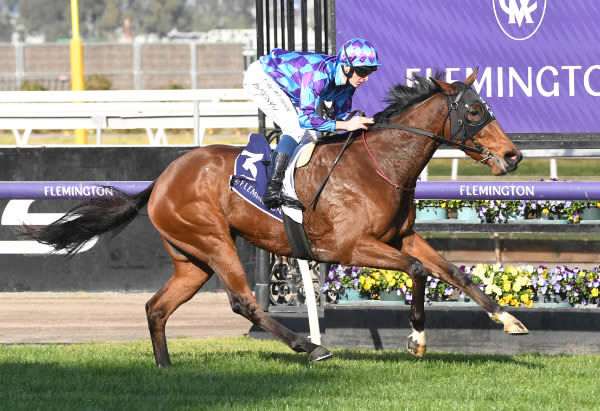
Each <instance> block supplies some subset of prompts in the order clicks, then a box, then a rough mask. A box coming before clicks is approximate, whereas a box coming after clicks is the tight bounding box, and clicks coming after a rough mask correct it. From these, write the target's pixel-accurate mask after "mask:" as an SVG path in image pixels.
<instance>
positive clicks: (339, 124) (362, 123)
mask: <svg viewBox="0 0 600 411" xmlns="http://www.w3.org/2000/svg"><path fill="white" fill-rule="evenodd" d="M373 123H374V121H373V119H372V118H369V117H361V116H356V117H352V118H351V119H350V120H347V121H336V124H335V125H336V129H338V130H346V131H354V130H360V129H363V130H367V129H368V128H369V125H370V124H373Z"/></svg>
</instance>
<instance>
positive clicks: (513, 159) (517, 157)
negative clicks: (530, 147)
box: [504, 151, 523, 172]
mask: <svg viewBox="0 0 600 411" xmlns="http://www.w3.org/2000/svg"><path fill="white" fill-rule="evenodd" d="M522 159H523V155H522V154H521V152H520V151H509V152H508V153H506V154H504V161H505V162H506V164H507V165H508V167H507V168H506V170H507V171H508V172H511V171H515V170H516V169H517V167H518V166H519V162H520V161H521V160H522Z"/></svg>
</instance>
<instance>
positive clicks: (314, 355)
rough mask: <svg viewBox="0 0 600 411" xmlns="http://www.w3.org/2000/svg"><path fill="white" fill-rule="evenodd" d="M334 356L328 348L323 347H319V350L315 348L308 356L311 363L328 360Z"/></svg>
mask: <svg viewBox="0 0 600 411" xmlns="http://www.w3.org/2000/svg"><path fill="white" fill-rule="evenodd" d="M332 355H333V354H332V353H331V352H330V351H329V350H328V349H327V348H325V347H323V346H322V345H317V348H315V349H314V350H312V351H311V353H310V354H308V360H309V361H310V362H316V361H321V360H326V359H327V358H329V357H331V356H332Z"/></svg>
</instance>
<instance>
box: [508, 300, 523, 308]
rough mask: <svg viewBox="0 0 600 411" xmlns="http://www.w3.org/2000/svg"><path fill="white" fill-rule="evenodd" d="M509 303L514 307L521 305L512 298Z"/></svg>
mask: <svg viewBox="0 0 600 411" xmlns="http://www.w3.org/2000/svg"><path fill="white" fill-rule="evenodd" d="M510 305H514V306H515V307H518V306H520V305H521V303H520V302H519V300H517V299H514V298H513V299H512V300H510Z"/></svg>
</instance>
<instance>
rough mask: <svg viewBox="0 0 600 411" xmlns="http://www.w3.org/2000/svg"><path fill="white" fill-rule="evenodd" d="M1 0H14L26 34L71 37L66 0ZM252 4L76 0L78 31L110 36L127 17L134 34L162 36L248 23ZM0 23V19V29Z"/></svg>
mask: <svg viewBox="0 0 600 411" xmlns="http://www.w3.org/2000/svg"><path fill="white" fill-rule="evenodd" d="M0 1H1V0H0ZM4 1H9V2H15V3H18V10H19V22H20V23H22V24H23V26H24V27H25V31H26V33H28V34H33V35H39V34H44V35H45V37H46V41H48V42H52V41H56V40H57V39H60V38H69V37H71V5H70V2H69V1H65V0H43V2H42V1H41V0H4ZM40 3H43V5H42V4H40ZM254 4H255V0H79V22H80V34H81V37H82V38H83V39H85V40H97V41H107V40H108V41H110V40H115V39H116V38H117V37H118V36H119V34H120V33H122V30H123V21H124V19H125V18H129V19H130V22H131V31H132V33H133V35H134V36H135V35H136V34H143V33H155V34H157V35H159V36H160V37H162V36H165V35H166V34H167V33H168V32H169V31H171V30H172V29H177V31H182V32H185V31H207V30H211V29H216V28H228V29H234V28H252V27H254V14H253V13H254ZM1 25H2V21H1V18H0V30H2V26H1ZM1 33H2V32H1V31H0V35H1Z"/></svg>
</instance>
